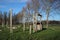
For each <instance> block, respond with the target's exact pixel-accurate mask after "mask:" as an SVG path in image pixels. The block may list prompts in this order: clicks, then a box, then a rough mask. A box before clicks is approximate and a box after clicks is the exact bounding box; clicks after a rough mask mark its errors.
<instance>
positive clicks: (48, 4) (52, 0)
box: [41, 0, 60, 28]
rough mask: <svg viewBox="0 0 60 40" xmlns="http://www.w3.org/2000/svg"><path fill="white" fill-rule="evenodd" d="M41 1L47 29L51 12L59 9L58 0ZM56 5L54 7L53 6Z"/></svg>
mask: <svg viewBox="0 0 60 40" xmlns="http://www.w3.org/2000/svg"><path fill="white" fill-rule="evenodd" d="M41 1H42V5H43V6H42V7H43V10H45V11H46V23H47V25H46V28H48V18H49V15H50V13H51V12H53V10H56V9H58V8H59V5H60V4H59V3H57V2H58V0H41ZM55 4H56V6H54V5H55Z"/></svg>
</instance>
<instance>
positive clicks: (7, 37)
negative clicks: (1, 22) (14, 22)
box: [0, 24, 60, 40]
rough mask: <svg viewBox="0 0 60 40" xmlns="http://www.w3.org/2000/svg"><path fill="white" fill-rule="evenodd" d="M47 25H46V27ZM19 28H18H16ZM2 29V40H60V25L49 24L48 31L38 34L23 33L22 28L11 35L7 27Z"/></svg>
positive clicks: (0, 37) (44, 30) (0, 33)
mask: <svg viewBox="0 0 60 40" xmlns="http://www.w3.org/2000/svg"><path fill="white" fill-rule="evenodd" d="M45 26H46V25H44V27H45ZM16 27H17V26H16ZM0 29H1V30H2V31H0V40H60V25H59V24H49V28H48V29H43V30H42V31H38V32H36V33H32V34H29V31H28V30H26V31H25V32H23V30H22V26H21V27H20V28H18V29H15V30H14V31H13V34H10V33H9V29H8V28H6V27H1V26H0Z"/></svg>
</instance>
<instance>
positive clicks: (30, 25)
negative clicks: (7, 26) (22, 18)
mask: <svg viewBox="0 0 60 40" xmlns="http://www.w3.org/2000/svg"><path fill="white" fill-rule="evenodd" d="M29 34H31V25H30V30H29Z"/></svg>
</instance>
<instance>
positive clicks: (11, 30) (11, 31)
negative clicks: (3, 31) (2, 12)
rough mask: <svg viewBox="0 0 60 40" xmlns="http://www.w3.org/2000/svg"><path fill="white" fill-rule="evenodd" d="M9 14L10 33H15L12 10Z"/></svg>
mask: <svg viewBox="0 0 60 40" xmlns="http://www.w3.org/2000/svg"><path fill="white" fill-rule="evenodd" d="M9 13H10V33H13V28H12V9H10V11H9Z"/></svg>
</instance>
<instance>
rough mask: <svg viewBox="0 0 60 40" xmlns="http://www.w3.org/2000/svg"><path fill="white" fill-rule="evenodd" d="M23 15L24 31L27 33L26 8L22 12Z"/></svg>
mask: <svg viewBox="0 0 60 40" xmlns="http://www.w3.org/2000/svg"><path fill="white" fill-rule="evenodd" d="M22 14H23V31H25V16H26V15H25V14H26V8H25V7H24V8H23V10H22Z"/></svg>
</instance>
